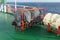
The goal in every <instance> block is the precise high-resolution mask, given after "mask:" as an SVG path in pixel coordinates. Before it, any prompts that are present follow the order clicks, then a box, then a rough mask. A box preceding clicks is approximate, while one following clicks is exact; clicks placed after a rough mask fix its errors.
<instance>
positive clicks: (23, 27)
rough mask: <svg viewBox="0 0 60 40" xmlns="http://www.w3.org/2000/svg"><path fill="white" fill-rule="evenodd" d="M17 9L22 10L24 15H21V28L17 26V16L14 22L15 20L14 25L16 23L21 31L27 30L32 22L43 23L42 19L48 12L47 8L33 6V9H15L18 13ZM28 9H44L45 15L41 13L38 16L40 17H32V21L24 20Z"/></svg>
mask: <svg viewBox="0 0 60 40" xmlns="http://www.w3.org/2000/svg"><path fill="white" fill-rule="evenodd" d="M16 10H21V12H22V15H21V28H19V27H18V26H17V24H16V22H15V21H16V18H15V20H14V22H13V25H15V28H16V29H19V30H20V31H23V30H25V29H26V28H28V27H29V26H33V25H31V23H32V24H34V23H42V20H43V17H44V16H45V14H46V9H45V8H34V9H33V8H31V9H23V8H16V9H15V10H14V12H15V14H17V13H16ZM28 10H43V11H44V14H43V16H41V14H40V16H39V17H38V18H32V19H31V23H28V22H25V21H24V12H26V11H28Z"/></svg>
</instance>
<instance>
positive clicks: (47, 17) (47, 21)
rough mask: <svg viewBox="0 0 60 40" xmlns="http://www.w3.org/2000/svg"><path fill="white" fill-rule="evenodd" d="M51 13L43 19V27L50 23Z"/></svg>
mask: <svg viewBox="0 0 60 40" xmlns="http://www.w3.org/2000/svg"><path fill="white" fill-rule="evenodd" d="M52 15H53V14H52V13H47V14H46V16H45V17H44V19H43V22H44V24H45V25H47V24H48V23H51V17H52Z"/></svg>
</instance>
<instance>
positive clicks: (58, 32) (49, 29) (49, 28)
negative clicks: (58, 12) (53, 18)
mask: <svg viewBox="0 0 60 40" xmlns="http://www.w3.org/2000/svg"><path fill="white" fill-rule="evenodd" d="M47 30H48V31H51V32H54V33H56V34H60V26H58V31H55V30H52V29H51V25H50V24H49V23H48V25H47Z"/></svg>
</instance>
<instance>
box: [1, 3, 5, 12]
mask: <svg viewBox="0 0 60 40" xmlns="http://www.w3.org/2000/svg"><path fill="white" fill-rule="evenodd" d="M3 8H4V7H3V4H2V5H1V11H2V12H3V11H4V10H3Z"/></svg>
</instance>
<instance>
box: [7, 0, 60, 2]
mask: <svg viewBox="0 0 60 40" xmlns="http://www.w3.org/2000/svg"><path fill="white" fill-rule="evenodd" d="M7 2H14V0H7ZM17 2H60V0H17Z"/></svg>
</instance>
